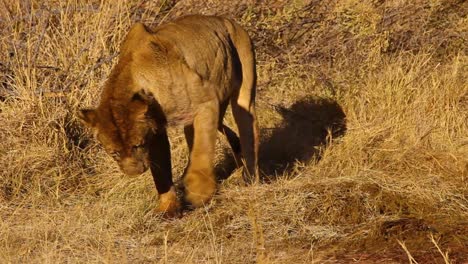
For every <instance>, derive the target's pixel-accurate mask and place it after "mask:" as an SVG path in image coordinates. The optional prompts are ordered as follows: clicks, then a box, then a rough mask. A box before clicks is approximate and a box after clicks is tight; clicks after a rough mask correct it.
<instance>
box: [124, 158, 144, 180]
mask: <svg viewBox="0 0 468 264" xmlns="http://www.w3.org/2000/svg"><path fill="white" fill-rule="evenodd" d="M119 165H120V169H121V170H122V172H123V173H125V174H127V175H129V176H138V175H140V174H142V173H143V172H145V171H146V170H147V169H148V166H147V165H146V164H145V162H142V161H138V160H136V159H133V158H124V159H122V161H121V162H120V163H119Z"/></svg>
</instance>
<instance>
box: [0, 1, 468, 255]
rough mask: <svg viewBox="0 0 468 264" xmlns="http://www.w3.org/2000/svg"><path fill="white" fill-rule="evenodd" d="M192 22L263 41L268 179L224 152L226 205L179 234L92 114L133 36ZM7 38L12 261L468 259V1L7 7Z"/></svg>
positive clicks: (6, 171) (3, 99) (2, 57)
mask: <svg viewBox="0 0 468 264" xmlns="http://www.w3.org/2000/svg"><path fill="white" fill-rule="evenodd" d="M192 13H201V14H216V15H225V16H228V17H231V18H234V19H235V20H237V21H238V22H239V23H241V24H242V25H244V26H245V27H246V28H247V29H248V31H249V33H250V34H251V36H252V38H253V40H254V42H255V45H256V50H257V60H258V75H259V78H258V95H257V98H258V100H257V107H258V115H259V120H260V127H261V141H262V143H261V146H260V148H261V150H260V152H261V155H260V170H261V172H262V180H261V182H259V183H255V184H253V185H251V186H243V185H241V184H239V181H240V175H241V173H240V170H238V169H236V168H235V167H233V159H232V156H231V154H230V153H229V151H228V148H227V144H226V142H224V141H223V140H221V139H220V140H219V144H218V153H219V155H218V157H217V171H218V175H219V178H220V180H219V192H218V193H217V195H216V196H215V197H214V199H213V200H212V202H211V203H210V204H209V205H207V206H206V207H205V208H199V209H196V210H193V211H187V212H185V213H184V215H183V217H181V218H179V219H174V220H165V219H161V217H160V216H159V215H157V214H155V213H154V211H153V210H154V208H155V207H156V205H157V203H158V200H157V196H156V191H155V188H154V185H153V182H152V179H151V176H150V175H149V173H146V174H144V175H141V176H139V177H135V178H128V177H126V176H124V175H123V174H121V173H120V172H119V170H118V168H117V166H116V164H114V162H113V161H112V160H111V158H110V157H108V156H107V155H106V154H105V153H104V151H103V150H102V149H101V147H100V146H99V145H98V144H97V143H96V141H95V140H94V139H93V138H92V136H91V134H90V133H89V131H86V130H85V129H84V128H83V127H82V126H81V125H80V124H79V122H78V121H77V118H76V116H75V113H76V111H77V109H79V108H81V107H87V106H94V105H96V104H97V102H98V100H99V92H100V89H101V87H102V84H103V82H104V81H105V79H106V77H107V75H108V73H109V71H110V69H111V67H112V66H113V64H114V63H115V61H116V55H117V54H118V48H119V44H120V42H121V40H122V38H123V37H124V36H125V34H126V32H127V30H128V29H129V27H130V26H131V25H132V23H134V22H136V21H143V22H144V23H146V24H148V25H151V26H157V25H158V24H161V23H164V22H167V21H170V20H171V19H174V18H176V17H179V16H182V15H185V14H192ZM0 32H1V35H0V173H1V174H0V263H121V262H123V263H406V262H408V263H467V262H468V220H467V219H468V198H467V195H468V188H467V187H468V186H467V177H468V137H467V136H468V85H467V84H468V81H467V80H468V78H467V77H468V54H467V51H468V45H467V39H468V3H467V2H466V1H464V0H431V1H422V0H415V1H409V0H389V1H383V0H382V1H380V0H341V1H337V0H332V1H319V0H304V1H300V0H298V1H284V0H277V1H273V0H272V1H256V0H251V1H246V0H245V1H227V0H226V1H223V0H209V1H194V0H182V1H164V0H162V1H156V0H154V1H145V0H130V1H120V0H119V1H97V0H84V1H78V0H65V1H56V0H45V1H31V0H0ZM227 120H228V121H227V123H228V124H230V125H231V126H233V122H232V117H231V116H230V115H228V117H227ZM170 133H171V144H172V153H173V157H174V159H173V166H174V172H175V175H177V177H178V178H180V176H181V174H182V173H183V170H184V167H185V163H186V161H187V158H186V154H187V149H186V144H185V142H184V140H183V136H182V134H181V133H180V128H174V129H172V130H171V131H170Z"/></svg>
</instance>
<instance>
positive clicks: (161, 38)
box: [79, 15, 258, 214]
mask: <svg viewBox="0 0 468 264" xmlns="http://www.w3.org/2000/svg"><path fill="white" fill-rule="evenodd" d="M255 85H256V70H255V55H254V50H253V46H252V43H251V40H250V38H249V36H248V34H247V32H246V31H245V30H244V29H243V28H242V27H240V26H239V25H238V24H236V23H235V22H233V21H231V20H229V19H226V18H222V17H208V16H198V15H196V16H187V17H183V18H180V19H178V20H175V21H173V22H170V23H168V24H165V25H162V26H159V27H157V28H154V29H152V30H150V29H148V28H147V27H146V26H144V25H143V24H140V23H137V24H135V25H134V26H133V27H132V28H131V29H130V31H129V33H128V35H127V37H126V39H125V40H124V41H123V43H122V45H121V49H120V56H119V60H118V63H117V65H116V66H115V67H114V68H113V70H112V72H111V74H110V76H109V78H108V80H107V82H106V84H105V86H104V89H103V91H102V95H101V101H100V103H99V106H98V107H97V108H96V109H85V110H81V112H80V113H79V117H80V118H81V119H82V121H83V122H84V123H85V124H86V125H87V126H89V127H91V128H93V129H94V132H95V134H96V136H97V138H98V140H99V141H100V142H101V143H102V144H103V146H104V148H105V149H106V151H107V152H108V153H109V154H111V155H112V156H113V157H114V158H115V159H116V161H117V162H118V163H119V166H120V167H121V169H122V171H123V172H125V173H126V174H131V175H132V174H141V173H143V172H144V171H145V170H146V169H147V168H150V169H151V172H152V174H153V178H154V181H155V184H156V188H157V190H158V193H159V194H160V206H159V210H160V211H163V212H166V213H168V214H174V213H175V212H176V211H177V210H178V209H179V208H178V207H179V202H178V201H177V198H176V195H175V191H174V187H173V182H172V173H171V161H170V150H169V141H168V139H167V133H166V127H167V126H168V125H183V126H184V131H185V136H186V139H187V143H188V145H189V149H190V162H189V165H188V167H187V170H186V175H185V177H184V184H185V199H186V200H187V201H188V202H190V203H191V204H192V205H194V206H202V205H204V204H206V203H207V202H208V201H209V199H210V198H211V197H212V195H213V193H214V192H215V191H216V180H215V175H214V171H213V161H214V155H215V142H216V136H217V132H216V131H217V130H219V131H221V132H223V134H225V135H226V136H227V139H228V141H229V143H230V145H231V147H233V150H234V153H235V154H239V153H240V152H241V153H242V158H243V160H242V163H243V164H244V165H245V169H244V172H245V175H247V177H246V180H248V181H251V180H252V179H255V178H256V177H257V176H258V172H257V153H258V128H257V123H256V114H255V105H254V101H255ZM229 103H230V104H231V107H232V110H233V115H234V118H235V121H236V124H237V126H238V128H239V133H240V140H239V138H238V137H237V136H236V135H235V133H234V132H233V131H232V130H231V129H230V128H228V127H226V126H225V125H223V124H222V119H223V116H224V113H225V111H226V107H227V105H228V104H229Z"/></svg>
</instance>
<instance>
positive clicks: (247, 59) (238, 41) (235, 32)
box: [225, 19, 257, 112]
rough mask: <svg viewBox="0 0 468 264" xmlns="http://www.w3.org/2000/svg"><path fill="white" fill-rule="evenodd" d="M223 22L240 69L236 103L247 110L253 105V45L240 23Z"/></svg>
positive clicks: (255, 72) (254, 81)
mask: <svg viewBox="0 0 468 264" xmlns="http://www.w3.org/2000/svg"><path fill="white" fill-rule="evenodd" d="M225 24H226V27H227V29H228V31H229V34H230V37H231V40H232V43H233V44H234V48H235V49H236V51H237V55H238V57H239V61H240V64H241V69H242V84H241V87H240V90H239V97H238V101H237V103H238V104H239V106H241V107H242V108H244V109H246V110H248V109H251V108H253V107H254V104H255V90H256V84H257V71H256V68H255V51H254V47H253V44H252V41H251V39H250V37H249V35H248V34H247V32H246V31H245V30H244V29H243V28H242V27H241V26H240V25H238V24H237V23H236V22H233V21H231V20H228V19H226V20H225ZM249 112H250V111H249Z"/></svg>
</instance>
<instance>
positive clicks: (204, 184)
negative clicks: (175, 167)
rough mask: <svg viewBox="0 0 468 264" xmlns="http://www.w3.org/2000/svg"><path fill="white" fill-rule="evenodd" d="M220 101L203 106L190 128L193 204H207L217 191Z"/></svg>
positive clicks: (188, 189) (188, 185)
mask: <svg viewBox="0 0 468 264" xmlns="http://www.w3.org/2000/svg"><path fill="white" fill-rule="evenodd" d="M218 115H219V103H218V102H217V101H210V102H206V103H204V104H202V105H200V106H199V108H198V109H197V113H196V115H195V118H194V122H193V133H191V132H192V131H191V130H192V128H186V137H187V142H188V143H189V148H190V163H189V165H188V168H187V172H186V174H185V177H184V185H185V199H186V200H187V201H188V202H189V203H191V204H192V205H193V206H196V207H199V206H203V205H204V204H206V203H207V202H208V201H209V200H210V198H211V197H212V196H213V194H214V192H215V191H216V178H215V175H214V169H213V165H214V164H213V162H214V157H215V144H216V133H217V130H218Z"/></svg>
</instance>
